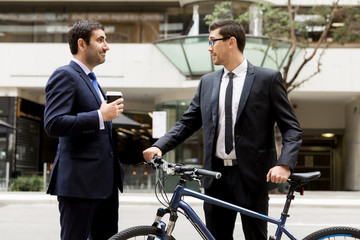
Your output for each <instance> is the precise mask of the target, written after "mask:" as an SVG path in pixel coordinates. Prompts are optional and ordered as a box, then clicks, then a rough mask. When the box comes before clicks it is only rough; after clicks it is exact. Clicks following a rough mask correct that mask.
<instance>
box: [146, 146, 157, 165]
mask: <svg viewBox="0 0 360 240" xmlns="http://www.w3.org/2000/svg"><path fill="white" fill-rule="evenodd" d="M143 156H144V159H145V161H147V162H150V160H151V159H153V158H154V156H158V157H160V158H161V157H162V152H161V150H160V149H159V148H158V147H149V148H148V149H145V150H144V151H143Z"/></svg>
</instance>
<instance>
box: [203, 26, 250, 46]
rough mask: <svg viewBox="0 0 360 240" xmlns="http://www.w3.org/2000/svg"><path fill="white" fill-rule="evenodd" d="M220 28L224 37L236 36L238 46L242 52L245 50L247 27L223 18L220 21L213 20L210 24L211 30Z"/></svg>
mask: <svg viewBox="0 0 360 240" xmlns="http://www.w3.org/2000/svg"><path fill="white" fill-rule="evenodd" d="M218 28H219V29H220V30H219V33H220V34H221V35H222V36H223V37H234V38H236V42H237V46H238V48H239V50H240V52H242V53H243V52H244V48H245V43H246V37H245V29H244V28H243V26H242V25H241V24H239V23H237V22H235V21H233V20H222V21H218V22H213V23H212V24H210V26H209V32H211V31H214V30H216V29H218Z"/></svg>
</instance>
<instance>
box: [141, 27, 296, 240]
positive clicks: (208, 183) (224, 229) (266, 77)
mask: <svg viewBox="0 0 360 240" xmlns="http://www.w3.org/2000/svg"><path fill="white" fill-rule="evenodd" d="M209 30H210V35H209V48H208V50H209V52H210V54H211V57H212V60H213V62H214V64H215V65H223V66H224V68H223V69H220V70H218V71H215V72H213V73H209V74H206V75H204V76H203V77H202V78H201V80H200V83H199V87H198V89H197V92H196V93H195V96H194V98H193V100H192V102H191V103H190V106H189V109H188V110H187V111H186V112H185V113H184V115H183V116H182V118H181V119H180V120H179V121H178V122H177V123H176V124H175V126H174V127H173V128H171V129H170V130H169V131H168V132H167V133H166V134H165V135H164V136H163V137H162V138H160V139H159V140H158V141H157V142H155V143H154V145H153V146H152V147H151V148H148V149H147V150H145V151H144V152H143V155H144V158H145V160H146V161H149V160H150V159H151V158H152V157H153V156H154V155H157V156H160V157H161V156H162V154H164V153H166V152H168V151H170V150H171V149H173V148H175V147H176V146H177V145H178V144H180V143H181V142H183V141H184V140H185V139H186V138H188V137H190V136H191V135H192V134H193V133H194V132H195V131H197V130H198V129H200V128H201V127H203V132H204V168H205V169H208V170H213V171H219V172H221V173H222V177H221V178H220V179H219V180H213V179H209V178H204V181H203V186H204V188H205V193H206V194H207V195H210V196H214V197H216V198H219V199H222V200H225V201H227V202H230V203H233V204H236V205H240V206H243V207H246V208H248V209H251V210H254V211H256V212H260V213H262V214H265V215H268V200H269V196H268V190H269V189H271V188H274V187H275V184H274V183H284V182H286V180H287V179H288V177H289V176H290V172H291V170H292V169H293V168H294V167H295V165H296V161H297V155H298V151H299V147H300V145H301V142H302V140H301V135H302V131H301V129H300V126H299V123H298V121H297V119H296V117H295V113H294V111H293V109H292V107H291V105H290V103H289V100H288V98H287V93H286V90H285V88H284V87H283V85H282V77H281V74H280V72H279V71H275V70H270V69H265V68H261V67H256V66H254V65H252V64H251V63H250V62H249V61H247V60H246V59H245V57H244V55H243V52H244V48H245V42H246V38H245V31H244V29H243V27H242V26H241V25H240V24H238V23H236V22H234V21H231V20H225V21H219V22H215V23H212V24H211V25H210V27H209ZM275 123H277V125H278V126H279V128H280V131H281V133H282V138H283V147H282V151H281V155H280V157H279V158H278V159H276V158H277V154H276V149H275V141H274V125H275ZM270 182H272V183H270ZM204 211H205V218H206V225H207V227H208V229H209V230H210V232H211V233H212V234H213V236H214V237H215V239H220V240H229V239H233V230H234V226H235V220H236V216H237V213H236V212H234V211H231V210H227V209H224V208H220V207H217V206H215V205H212V204H209V203H205V204H204ZM241 221H242V225H243V232H244V235H245V238H246V239H247V240H266V239H267V223H266V222H264V221H261V220H257V219H254V218H250V217H247V216H245V215H242V216H241Z"/></svg>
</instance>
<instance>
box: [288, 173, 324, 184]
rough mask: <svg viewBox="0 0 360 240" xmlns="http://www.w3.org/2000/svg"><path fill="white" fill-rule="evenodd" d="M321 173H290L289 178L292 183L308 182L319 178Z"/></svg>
mask: <svg viewBox="0 0 360 240" xmlns="http://www.w3.org/2000/svg"><path fill="white" fill-rule="evenodd" d="M320 176H321V173H320V172H319V171H316V172H307V173H292V174H291V175H290V177H289V179H290V180H292V181H300V182H308V181H311V180H314V179H316V178H319V177H320Z"/></svg>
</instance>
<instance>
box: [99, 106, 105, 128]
mask: <svg viewBox="0 0 360 240" xmlns="http://www.w3.org/2000/svg"><path fill="white" fill-rule="evenodd" d="M97 112H98V115H99V125H100V130H104V129H105V124H104V119H103V117H102V114H101V112H100V110H97Z"/></svg>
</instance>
